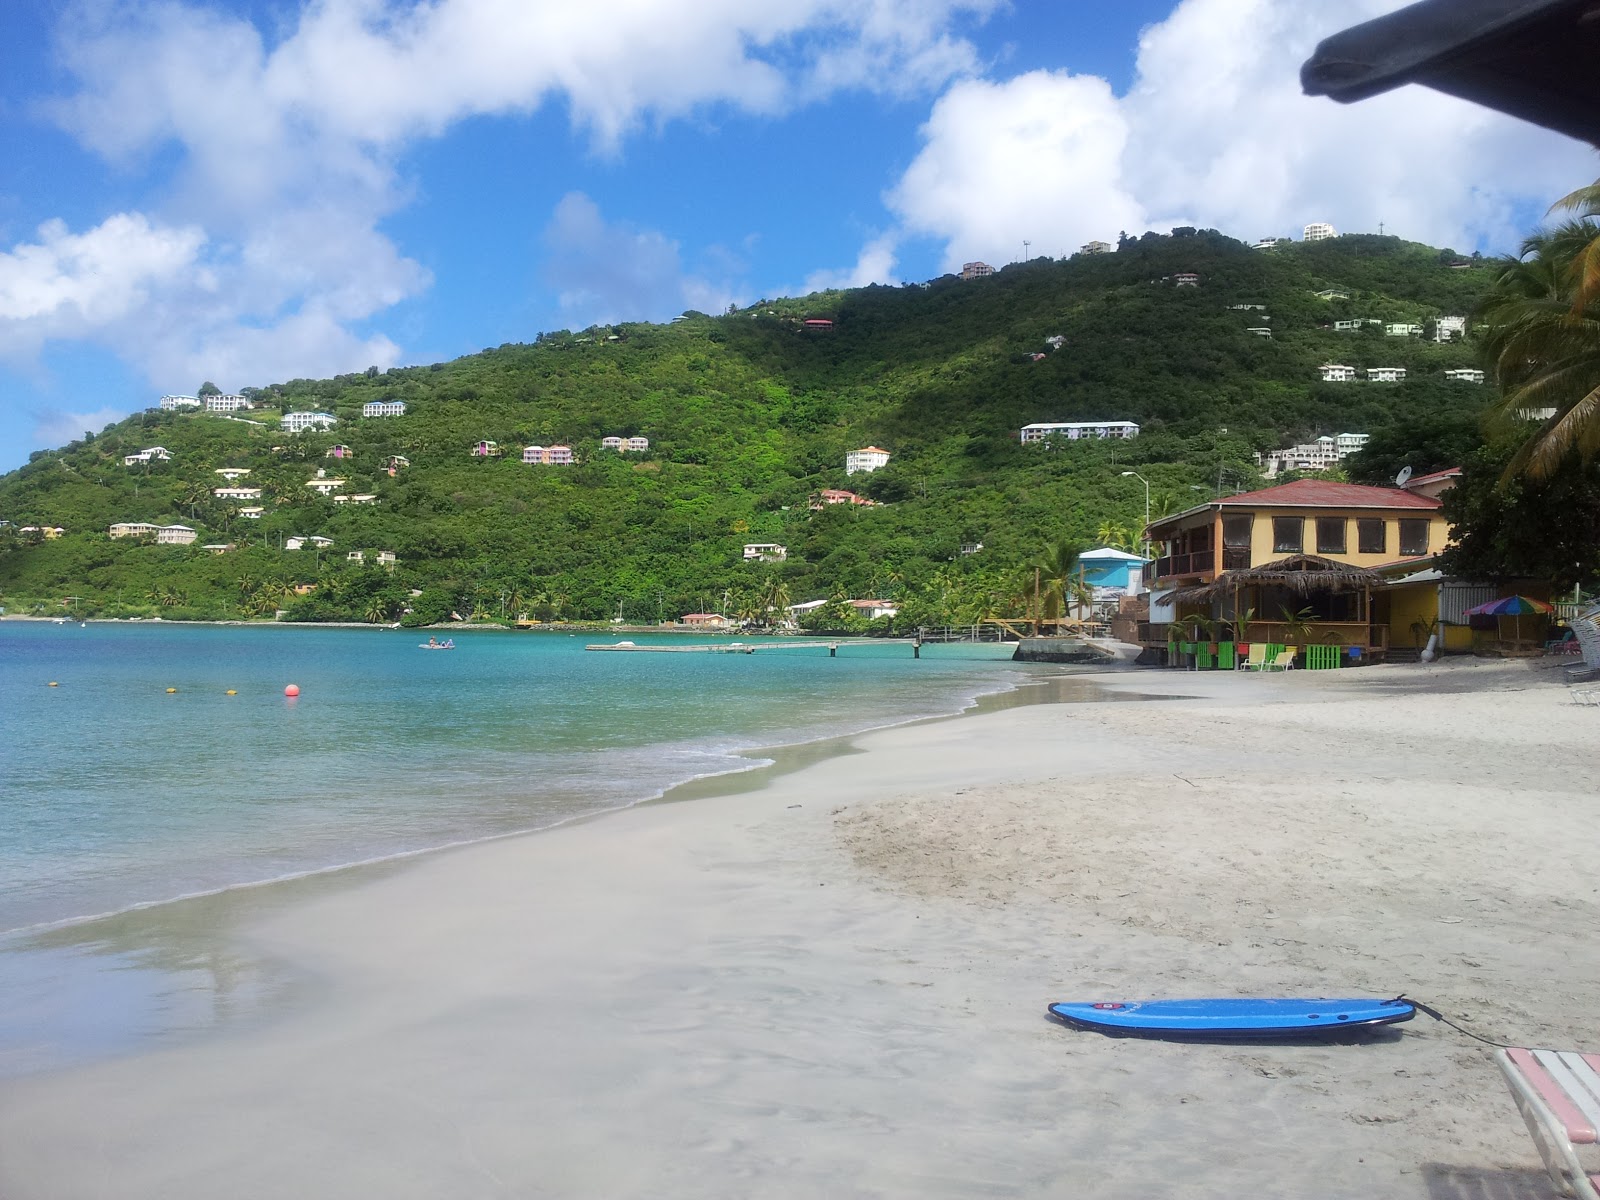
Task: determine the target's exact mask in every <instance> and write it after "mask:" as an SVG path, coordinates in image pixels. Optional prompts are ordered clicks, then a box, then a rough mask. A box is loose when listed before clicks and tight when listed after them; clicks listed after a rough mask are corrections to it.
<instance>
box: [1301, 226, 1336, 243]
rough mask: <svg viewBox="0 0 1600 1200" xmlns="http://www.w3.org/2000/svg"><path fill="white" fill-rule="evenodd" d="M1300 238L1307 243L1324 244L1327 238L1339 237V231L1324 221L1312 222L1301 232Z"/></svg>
mask: <svg viewBox="0 0 1600 1200" xmlns="http://www.w3.org/2000/svg"><path fill="white" fill-rule="evenodd" d="M1300 236H1301V237H1303V238H1305V240H1306V241H1308V242H1325V241H1327V240H1328V239H1329V238H1336V237H1338V236H1339V231H1338V230H1337V229H1335V228H1334V227H1333V226H1332V225H1329V224H1328V223H1327V222H1326V221H1313V222H1311V224H1309V225H1307V226H1306V227H1305V229H1304V230H1303V231H1302V232H1301V235H1300Z"/></svg>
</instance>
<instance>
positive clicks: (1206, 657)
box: [1194, 642, 1217, 671]
mask: <svg viewBox="0 0 1600 1200" xmlns="http://www.w3.org/2000/svg"><path fill="white" fill-rule="evenodd" d="M1216 665H1217V660H1216V659H1215V658H1214V657H1212V654H1211V644H1210V643H1209V642H1196V643H1195V645H1194V669H1195V670H1196V671H1211V670H1214V669H1215V668H1216Z"/></svg>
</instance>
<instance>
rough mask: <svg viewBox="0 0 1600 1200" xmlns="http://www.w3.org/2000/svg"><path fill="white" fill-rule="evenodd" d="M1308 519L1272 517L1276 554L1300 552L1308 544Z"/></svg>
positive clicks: (1273, 546)
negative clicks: (1306, 530)
mask: <svg viewBox="0 0 1600 1200" xmlns="http://www.w3.org/2000/svg"><path fill="white" fill-rule="evenodd" d="M1305 529H1306V519H1305V518H1304V517H1273V518H1272V552H1273V553H1274V554H1299V553H1300V551H1301V549H1302V548H1303V547H1304V546H1305V544H1306V532H1305Z"/></svg>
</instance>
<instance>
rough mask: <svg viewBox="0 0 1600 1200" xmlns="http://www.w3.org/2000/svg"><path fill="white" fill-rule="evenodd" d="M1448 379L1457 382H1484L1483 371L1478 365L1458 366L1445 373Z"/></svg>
mask: <svg viewBox="0 0 1600 1200" xmlns="http://www.w3.org/2000/svg"><path fill="white" fill-rule="evenodd" d="M1444 377H1445V378H1446V379H1453V380H1455V382H1457V383H1482V382H1483V372H1482V371H1480V370H1478V369H1477V368H1476V367H1457V368H1456V369H1455V370H1454V371H1446V372H1445V373H1444Z"/></svg>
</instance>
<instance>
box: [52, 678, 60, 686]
mask: <svg viewBox="0 0 1600 1200" xmlns="http://www.w3.org/2000/svg"><path fill="white" fill-rule="evenodd" d="M50 686H51V687H60V686H61V685H60V684H59V683H57V682H56V681H55V680H54V679H52V680H51V681H50Z"/></svg>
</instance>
